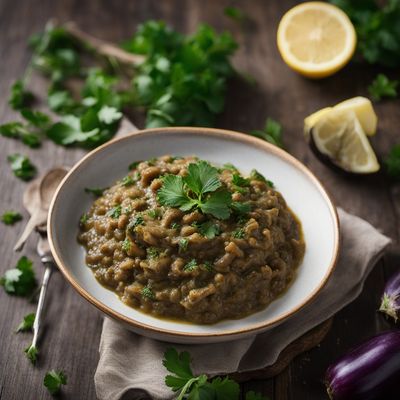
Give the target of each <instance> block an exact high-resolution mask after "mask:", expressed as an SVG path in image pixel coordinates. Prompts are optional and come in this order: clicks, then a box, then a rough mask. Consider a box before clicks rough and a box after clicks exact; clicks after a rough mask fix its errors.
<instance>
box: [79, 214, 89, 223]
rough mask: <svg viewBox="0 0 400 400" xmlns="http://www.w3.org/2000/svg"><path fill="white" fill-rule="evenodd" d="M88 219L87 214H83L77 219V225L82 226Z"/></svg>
mask: <svg viewBox="0 0 400 400" xmlns="http://www.w3.org/2000/svg"><path fill="white" fill-rule="evenodd" d="M88 219H89V215H88V214H87V213H83V214H82V216H81V217H80V219H79V225H80V226H84V225H85V224H86V222H87V220H88Z"/></svg>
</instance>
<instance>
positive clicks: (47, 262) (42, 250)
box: [30, 232, 56, 352]
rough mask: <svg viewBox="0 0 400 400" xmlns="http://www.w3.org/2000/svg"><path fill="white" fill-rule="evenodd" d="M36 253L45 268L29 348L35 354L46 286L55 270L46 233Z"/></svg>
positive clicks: (41, 235) (42, 234)
mask: <svg viewBox="0 0 400 400" xmlns="http://www.w3.org/2000/svg"><path fill="white" fill-rule="evenodd" d="M36 250H37V253H38V254H39V257H40V261H41V262H42V264H43V266H44V267H45V268H46V269H45V271H44V275H43V281H42V285H41V287H40V294H39V301H38V305H37V308H36V314H35V321H34V323H33V338H32V344H31V345H30V348H34V349H36V352H37V341H38V338H39V330H40V324H41V321H42V311H43V306H44V299H45V297H46V291H47V286H48V284H49V280H50V277H51V273H52V272H53V270H54V269H55V268H56V264H55V263H54V260H53V256H52V255H51V251H50V246H49V241H48V240H47V232H45V233H41V234H40V236H39V241H38V244H37V247H36Z"/></svg>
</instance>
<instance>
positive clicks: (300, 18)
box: [277, 1, 357, 78]
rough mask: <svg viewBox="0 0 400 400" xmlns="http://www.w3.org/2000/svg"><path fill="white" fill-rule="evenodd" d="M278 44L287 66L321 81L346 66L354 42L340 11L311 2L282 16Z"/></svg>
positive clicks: (350, 25)
mask: <svg viewBox="0 0 400 400" xmlns="http://www.w3.org/2000/svg"><path fill="white" fill-rule="evenodd" d="M277 42H278V49H279V52H280V53H281V56H282V58H283V60H284V61H285V63H286V64H287V65H288V66H289V67H291V68H292V69H294V70H295V71H297V72H298V73H300V74H302V75H304V76H307V77H309V78H323V77H326V76H329V75H332V74H334V73H335V72H337V71H338V70H339V69H341V68H342V67H344V66H345V65H346V64H347V63H348V61H349V60H350V58H351V57H352V55H353V53H354V50H355V47H356V42H357V39H356V32H355V29H354V26H353V24H352V23H351V21H350V19H349V17H348V16H347V15H346V14H345V13H344V12H343V11H342V10H341V9H340V8H338V7H336V6H333V5H331V4H328V3H323V2H320V1H311V2H306V3H301V4H299V5H297V6H295V7H293V8H292V9H290V10H289V11H288V12H287V13H286V14H285V15H284V16H283V17H282V19H281V21H280V23H279V27H278V33H277Z"/></svg>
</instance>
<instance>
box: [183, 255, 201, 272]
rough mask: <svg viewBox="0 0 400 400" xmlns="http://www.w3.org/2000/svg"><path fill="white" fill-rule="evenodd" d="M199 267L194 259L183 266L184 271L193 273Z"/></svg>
mask: <svg viewBox="0 0 400 400" xmlns="http://www.w3.org/2000/svg"><path fill="white" fill-rule="evenodd" d="M197 267H198V264H197V261H196V260H195V259H194V258H193V259H192V260H190V261H189V262H188V263H186V264H185V265H184V266H183V270H184V271H187V272H192V271H194V270H195V269H196V268H197Z"/></svg>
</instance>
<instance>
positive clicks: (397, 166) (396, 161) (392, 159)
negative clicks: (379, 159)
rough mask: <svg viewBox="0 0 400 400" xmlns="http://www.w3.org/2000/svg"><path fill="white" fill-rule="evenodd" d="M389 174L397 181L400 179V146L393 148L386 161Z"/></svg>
mask: <svg viewBox="0 0 400 400" xmlns="http://www.w3.org/2000/svg"><path fill="white" fill-rule="evenodd" d="M385 165H386V169H387V172H388V174H389V175H390V176H391V177H392V178H395V179H400V144H398V145H396V146H393V148H392V149H391V150H390V153H389V155H388V156H387V157H386V159H385Z"/></svg>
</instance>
